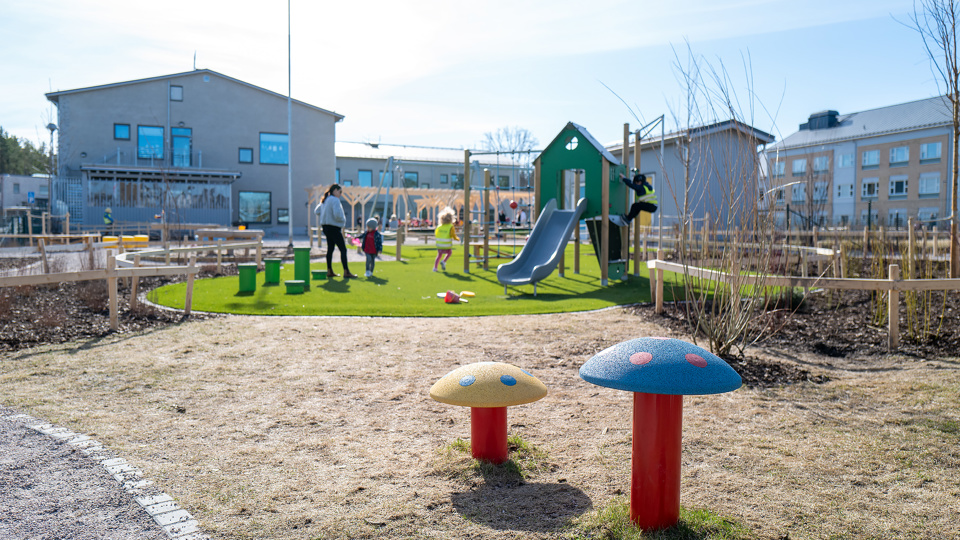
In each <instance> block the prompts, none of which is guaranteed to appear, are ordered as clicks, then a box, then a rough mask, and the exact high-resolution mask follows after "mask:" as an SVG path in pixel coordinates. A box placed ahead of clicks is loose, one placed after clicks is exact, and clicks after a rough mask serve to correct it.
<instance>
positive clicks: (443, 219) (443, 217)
mask: <svg viewBox="0 0 960 540" xmlns="http://www.w3.org/2000/svg"><path fill="white" fill-rule="evenodd" d="M455 215H456V212H454V211H453V208H450V207H449V206H448V207H446V208H444V209H443V210H442V211H441V212H440V215H439V216H437V220H438V221H439V222H440V225H438V226H437V228H436V230H435V231H433V234H434V236H435V237H436V239H437V260H435V261H433V271H434V272H436V271H437V264H438V263H439V264H440V267H441V268H443V271H444V272H446V271H447V261H448V260H450V255H451V254H452V253H453V242H454V241H458V242H459V241H460V239H459V238H457V231H456V230H455V229H454V228H453V218H454V216H455ZM441 259H443V260H441Z"/></svg>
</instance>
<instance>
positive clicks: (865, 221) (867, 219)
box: [860, 209, 880, 227]
mask: <svg viewBox="0 0 960 540" xmlns="http://www.w3.org/2000/svg"><path fill="white" fill-rule="evenodd" d="M879 215H880V214H879V213H877V211H876V210H874V211H873V212H871V213H870V214H867V211H866V210H865V209H864V210H861V211H860V224H861V225H864V226H866V227H876V226H877V218H878V216H879Z"/></svg>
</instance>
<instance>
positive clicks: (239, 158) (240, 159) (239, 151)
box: [237, 146, 253, 165]
mask: <svg viewBox="0 0 960 540" xmlns="http://www.w3.org/2000/svg"><path fill="white" fill-rule="evenodd" d="M244 150H246V151H247V152H250V159H247V160H245V159H243V152H244ZM237 163H244V164H249V165H252V164H253V148H245V147H242V146H241V147H240V148H238V149H237Z"/></svg>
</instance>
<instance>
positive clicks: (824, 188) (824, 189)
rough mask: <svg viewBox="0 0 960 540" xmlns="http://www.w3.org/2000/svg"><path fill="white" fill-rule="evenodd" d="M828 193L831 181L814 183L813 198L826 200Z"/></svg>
mask: <svg viewBox="0 0 960 540" xmlns="http://www.w3.org/2000/svg"><path fill="white" fill-rule="evenodd" d="M828 193H830V183H829V182H816V183H815V184H813V200H815V201H825V200H827V194H828Z"/></svg>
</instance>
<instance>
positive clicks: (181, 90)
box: [170, 84, 183, 101]
mask: <svg viewBox="0 0 960 540" xmlns="http://www.w3.org/2000/svg"><path fill="white" fill-rule="evenodd" d="M174 88H176V89H177V90H179V97H177V96H176V94H177V93H178V92H175V91H174ZM170 101H183V86H181V85H179V84H171V85H170Z"/></svg>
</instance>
